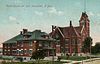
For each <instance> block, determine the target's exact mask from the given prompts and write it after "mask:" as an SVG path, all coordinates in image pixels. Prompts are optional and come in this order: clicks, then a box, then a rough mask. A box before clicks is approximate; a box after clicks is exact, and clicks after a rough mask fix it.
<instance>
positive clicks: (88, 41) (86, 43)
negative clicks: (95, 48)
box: [82, 37, 92, 53]
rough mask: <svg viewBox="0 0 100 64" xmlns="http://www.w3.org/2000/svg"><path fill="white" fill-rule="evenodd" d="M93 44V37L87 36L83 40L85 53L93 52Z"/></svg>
mask: <svg viewBox="0 0 100 64" xmlns="http://www.w3.org/2000/svg"><path fill="white" fill-rule="evenodd" d="M91 46H92V38H91V37H86V39H85V40H84V41H83V46H82V51H83V52H84V53H87V52H90V53H91Z"/></svg>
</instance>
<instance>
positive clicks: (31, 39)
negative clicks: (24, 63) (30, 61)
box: [3, 29, 53, 57]
mask: <svg viewBox="0 0 100 64" xmlns="http://www.w3.org/2000/svg"><path fill="white" fill-rule="evenodd" d="M52 42H53V39H52V38H50V37H49V35H48V34H47V33H45V32H41V30H35V31H33V32H29V31H28V30H27V29H23V31H21V32H20V34H18V35H17V36H15V37H13V38H11V39H9V40H7V41H5V42H4V43H3V55H4V56H16V57H31V55H32V52H34V51H36V50H38V49H40V48H41V49H47V50H46V52H45V53H46V56H50V55H52V54H53V52H52V49H53V47H52Z"/></svg>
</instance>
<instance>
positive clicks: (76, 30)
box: [50, 26, 82, 38]
mask: <svg viewBox="0 0 100 64" xmlns="http://www.w3.org/2000/svg"><path fill="white" fill-rule="evenodd" d="M57 28H59V29H60V33H62V35H63V36H64V38H68V37H70V36H74V37H79V36H80V35H81V30H82V26H77V27H73V26H69V27H57ZM57 28H56V29H55V31H54V32H52V33H50V35H52V36H53V35H54V34H55V33H57V31H59V30H58V29H57Z"/></svg>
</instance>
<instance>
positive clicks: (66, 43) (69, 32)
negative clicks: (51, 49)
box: [50, 12, 90, 55]
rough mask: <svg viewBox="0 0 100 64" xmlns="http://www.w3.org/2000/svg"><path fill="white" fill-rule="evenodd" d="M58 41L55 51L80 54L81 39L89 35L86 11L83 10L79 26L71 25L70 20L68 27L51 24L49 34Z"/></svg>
mask: <svg viewBox="0 0 100 64" xmlns="http://www.w3.org/2000/svg"><path fill="white" fill-rule="evenodd" d="M50 35H51V36H52V37H53V38H55V39H57V40H58V41H59V42H58V43H57V44H56V52H57V53H69V54H70V55H73V54H76V53H77V54H81V53H82V45H83V41H84V39H85V38H86V37H88V36H90V20H89V18H88V15H87V14H86V12H83V13H82V15H81V17H80V20H79V26H75V27H74V26H73V25H72V21H70V25H69V26H68V27H58V26H52V32H51V34H50Z"/></svg>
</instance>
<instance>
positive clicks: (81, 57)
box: [61, 56, 89, 61]
mask: <svg viewBox="0 0 100 64" xmlns="http://www.w3.org/2000/svg"><path fill="white" fill-rule="evenodd" d="M61 58H62V59H65V60H74V61H81V60H86V59H89V57H83V56H70V57H69V58H67V57H66V56H62V57H61Z"/></svg>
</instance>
